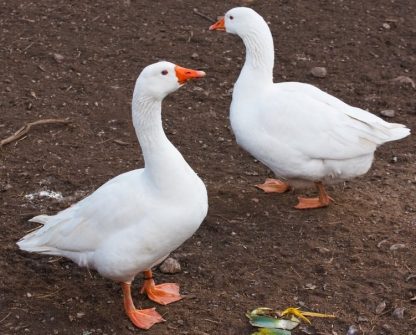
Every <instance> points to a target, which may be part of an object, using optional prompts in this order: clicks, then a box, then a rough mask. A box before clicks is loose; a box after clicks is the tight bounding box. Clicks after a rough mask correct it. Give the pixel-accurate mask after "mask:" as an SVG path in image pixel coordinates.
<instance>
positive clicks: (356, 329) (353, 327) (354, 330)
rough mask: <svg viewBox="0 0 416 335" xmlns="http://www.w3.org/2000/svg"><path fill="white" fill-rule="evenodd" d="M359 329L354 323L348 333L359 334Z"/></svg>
mask: <svg viewBox="0 0 416 335" xmlns="http://www.w3.org/2000/svg"><path fill="white" fill-rule="evenodd" d="M358 334H359V330H358V328H357V327H356V326H354V325H352V326H350V327H349V328H348V331H347V335H358Z"/></svg>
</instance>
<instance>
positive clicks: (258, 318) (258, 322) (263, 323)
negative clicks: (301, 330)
mask: <svg viewBox="0 0 416 335" xmlns="http://www.w3.org/2000/svg"><path fill="white" fill-rule="evenodd" d="M247 317H248V318H249V321H250V324H251V325H252V326H255V327H263V328H279V329H286V330H292V329H294V328H296V327H297V326H299V322H296V321H292V320H285V319H276V318H273V317H270V316H264V315H256V314H248V315H247Z"/></svg>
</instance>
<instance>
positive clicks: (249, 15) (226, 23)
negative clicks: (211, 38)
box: [209, 7, 267, 38]
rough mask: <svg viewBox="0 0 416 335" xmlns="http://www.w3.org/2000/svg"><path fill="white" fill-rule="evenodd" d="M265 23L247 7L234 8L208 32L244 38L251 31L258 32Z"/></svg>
mask: <svg viewBox="0 0 416 335" xmlns="http://www.w3.org/2000/svg"><path fill="white" fill-rule="evenodd" d="M265 24H266V26H267V23H266V22H265V21H264V19H263V18H262V17H261V16H260V15H259V14H258V13H257V12H255V11H254V10H253V9H251V8H247V7H236V8H233V9H230V10H229V11H228V12H227V13H225V15H224V17H222V18H221V19H220V20H218V21H217V22H216V23H214V24H213V25H211V26H210V27H209V30H222V31H226V32H227V33H231V34H236V35H238V36H240V37H242V38H243V37H244V36H246V35H247V34H250V33H251V32H252V31H253V29H254V30H258V27H262V26H264V25H265Z"/></svg>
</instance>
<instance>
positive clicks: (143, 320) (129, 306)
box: [121, 283, 165, 329]
mask: <svg viewBox="0 0 416 335" xmlns="http://www.w3.org/2000/svg"><path fill="white" fill-rule="evenodd" d="M121 288H122V290H123V300H124V310H125V312H126V314H127V316H128V317H129V319H130V321H131V322H132V323H133V324H134V325H135V326H136V327H138V328H141V329H149V328H151V327H152V326H153V325H154V324H155V323H159V322H163V321H165V320H164V319H163V318H162V316H161V315H160V314H159V313H158V312H156V310H155V308H147V309H136V307H135V306H134V303H133V299H132V297H131V284H130V283H121Z"/></svg>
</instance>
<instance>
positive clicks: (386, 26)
mask: <svg viewBox="0 0 416 335" xmlns="http://www.w3.org/2000/svg"><path fill="white" fill-rule="evenodd" d="M383 28H384V29H386V30H389V29H390V28H391V26H390V25H389V24H388V23H387V22H384V23H383Z"/></svg>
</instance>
